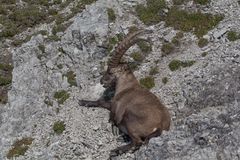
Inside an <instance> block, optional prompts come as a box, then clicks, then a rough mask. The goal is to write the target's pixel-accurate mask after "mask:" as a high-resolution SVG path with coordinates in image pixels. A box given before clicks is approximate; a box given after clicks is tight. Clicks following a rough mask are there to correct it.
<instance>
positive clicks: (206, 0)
mask: <svg viewBox="0 0 240 160" xmlns="http://www.w3.org/2000/svg"><path fill="white" fill-rule="evenodd" d="M194 2H195V3H197V4H201V5H206V4H208V3H209V2H210V0H194Z"/></svg>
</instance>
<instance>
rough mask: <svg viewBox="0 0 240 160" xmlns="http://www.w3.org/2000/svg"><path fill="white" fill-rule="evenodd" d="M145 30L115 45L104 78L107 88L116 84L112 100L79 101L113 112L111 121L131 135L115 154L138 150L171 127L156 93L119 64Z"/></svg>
mask: <svg viewBox="0 0 240 160" xmlns="http://www.w3.org/2000/svg"><path fill="white" fill-rule="evenodd" d="M142 33H144V31H137V32H135V33H132V34H128V35H127V36H126V38H125V39H123V40H122V41H121V42H120V43H119V44H118V46H117V47H116V49H115V51H114V54H113V56H112V58H111V59H110V61H109V63H108V69H107V71H106V72H105V73H104V75H103V77H102V78H101V84H103V86H104V87H105V88H109V87H114V88H115V94H114V97H113V98H112V100H111V101H105V100H104V99H103V98H100V99H99V100H97V101H85V100H80V101H79V104H80V105H82V106H87V107H103V108H106V109H108V110H109V111H110V120H111V121H112V122H113V123H114V124H115V125H116V126H117V127H118V128H119V129H120V130H121V131H122V132H124V133H125V134H127V135H128V136H129V137H130V138H131V142H130V143H129V144H127V145H125V146H121V147H118V148H117V149H115V150H112V151H111V155H112V156H115V155H118V154H122V153H125V152H127V151H128V150H130V149H133V150H136V149H138V148H139V147H140V146H141V145H142V144H146V143H148V141H149V139H150V138H152V137H156V136H159V135H161V133H162V131H163V130H169V127H170V122H171V119H170V114H169V112H168V110H167V108H166V107H165V106H164V105H163V104H162V103H161V102H160V101H159V99H158V98H157V96H155V95H154V94H153V93H151V92H150V91H149V90H147V89H145V88H143V87H142V86H141V85H140V84H139V82H138V80H137V79H136V77H135V76H134V74H133V72H132V71H131V69H130V68H129V67H128V65H127V64H125V63H120V60H121V57H122V56H123V55H124V53H125V52H126V51H127V50H128V49H129V48H130V47H131V46H132V45H134V44H135V43H136V42H138V41H139V40H141V39H139V38H138V35H139V34H142Z"/></svg>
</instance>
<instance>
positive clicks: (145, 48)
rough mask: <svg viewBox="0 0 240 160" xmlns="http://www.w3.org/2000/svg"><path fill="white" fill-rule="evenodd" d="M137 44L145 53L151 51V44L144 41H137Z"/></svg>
mask: <svg viewBox="0 0 240 160" xmlns="http://www.w3.org/2000/svg"><path fill="white" fill-rule="evenodd" d="M137 45H138V47H139V48H140V49H141V51H142V52H143V53H144V54H147V53H149V52H151V51H152V46H151V45H150V44H149V43H148V42H146V41H139V42H138V43H137Z"/></svg>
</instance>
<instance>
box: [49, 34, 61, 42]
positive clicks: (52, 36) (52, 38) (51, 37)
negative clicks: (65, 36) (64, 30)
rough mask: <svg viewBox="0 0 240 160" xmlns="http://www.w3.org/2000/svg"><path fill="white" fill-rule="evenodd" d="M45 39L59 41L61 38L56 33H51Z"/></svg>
mask: <svg viewBox="0 0 240 160" xmlns="http://www.w3.org/2000/svg"><path fill="white" fill-rule="evenodd" d="M47 40H49V41H60V40H61V38H59V37H58V36H57V35H51V36H48V38H47Z"/></svg>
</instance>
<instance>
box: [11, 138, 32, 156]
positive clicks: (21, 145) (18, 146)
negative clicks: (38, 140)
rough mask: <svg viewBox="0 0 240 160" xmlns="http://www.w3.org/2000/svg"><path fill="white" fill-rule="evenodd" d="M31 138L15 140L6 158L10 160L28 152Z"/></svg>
mask: <svg viewBox="0 0 240 160" xmlns="http://www.w3.org/2000/svg"><path fill="white" fill-rule="evenodd" d="M33 140H34V139H33V138H30V137H28V138H23V139H21V140H17V141H16V142H14V144H13V145H12V148H11V149H10V150H9V151H8V153H7V158H8V159H12V158H14V157H18V156H20V155H21V156H23V155H24V154H25V152H26V151H27V150H28V148H29V146H30V145H31V144H32V141H33Z"/></svg>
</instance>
